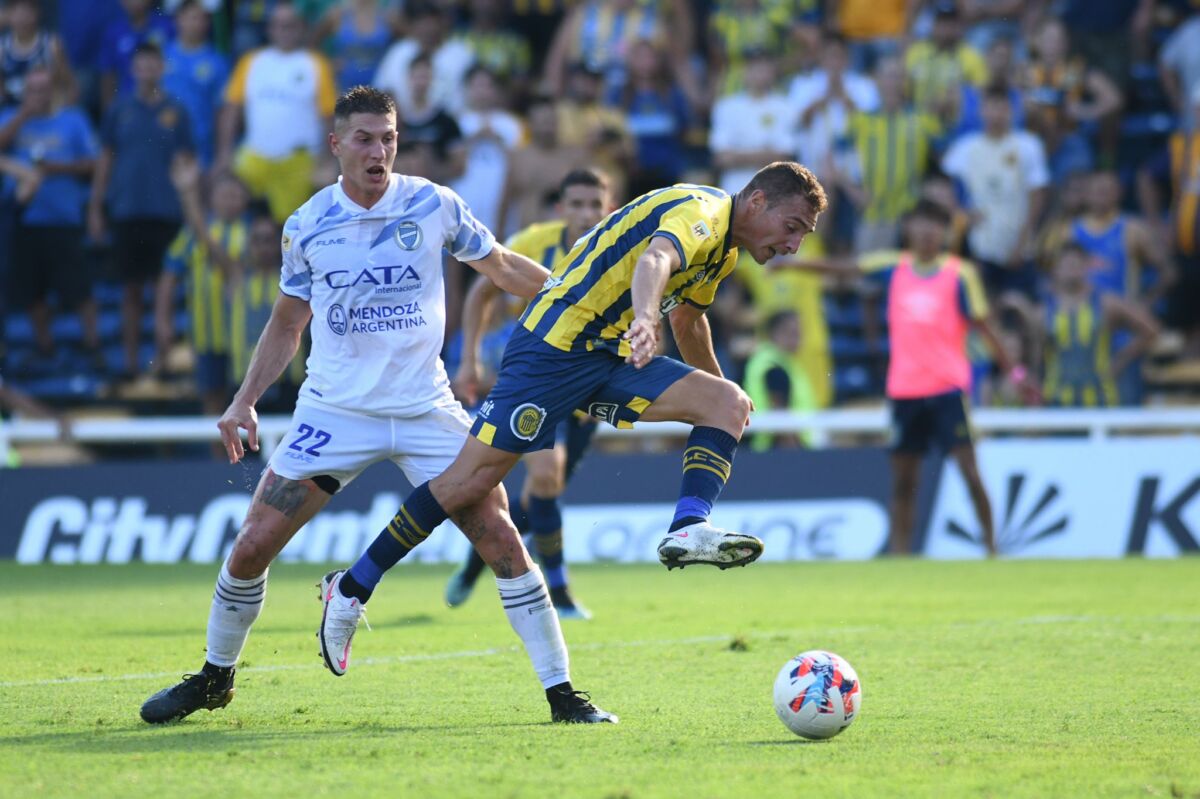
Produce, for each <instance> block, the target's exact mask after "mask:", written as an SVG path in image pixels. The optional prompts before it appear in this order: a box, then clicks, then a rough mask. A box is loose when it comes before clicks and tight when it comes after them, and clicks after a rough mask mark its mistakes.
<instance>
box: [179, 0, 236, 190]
mask: <svg viewBox="0 0 1200 799" xmlns="http://www.w3.org/2000/svg"><path fill="white" fill-rule="evenodd" d="M175 28H176V30H177V31H178V33H179V38H178V39H176V40H175V41H174V42H172V43H171V44H168V45H167V46H166V47H165V48H163V55H164V56H165V57H166V62H167V71H166V74H165V75H164V77H163V89H164V90H165V91H166V92H167V94H169V95H171V96H172V97H174V98H175V99H176V100H178V101H179V102H180V103H181V104H182V105H183V107H184V108H186V109H187V112H188V118H189V119H190V120H191V123H192V140H193V142H194V143H195V145H196V157H197V158H199V159H200V164H201V166H203V167H204V168H205V169H207V168H208V167H209V166H210V165H211V164H212V159H213V151H214V149H215V146H216V125H217V111H218V110H219V109H220V107H221V93H222V91H224V89H225V82H226V81H227V80H228V79H229V60H228V59H227V58H226V57H225V56H224V55H222V54H221V53H218V52H217V50H216V48H215V47H213V46H212V44H210V43H209V40H208V31H209V16H208V12H207V11H205V10H204V6H203V5H201V4H200V2H199V0H184V2H183V3H181V4H180V5H179V8H178V9H177V10H176V11H175Z"/></svg>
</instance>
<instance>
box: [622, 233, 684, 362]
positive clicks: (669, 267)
mask: <svg viewBox="0 0 1200 799" xmlns="http://www.w3.org/2000/svg"><path fill="white" fill-rule="evenodd" d="M682 265H683V262H682V261H681V260H680V257H679V250H677V249H676V248H675V243H674V242H673V241H672V240H671V239H669V238H667V237H666V236H655V237H653V238H651V239H650V244H649V245H648V246H647V247H646V250H645V251H644V252H643V253H642V254H641V255H640V256H638V259H637V263H636V264H634V265H633V281H632V286H631V287H630V293H631V295H632V298H631V302H632V306H633V321H632V322H630V323H629V330H627V331H626V332H625V338H626V340H628V341H629V349H630V353H629V362H630V363H631V364H633V365H634V366H635V367H636V368H638V369H641V368H642V367H643V366H645V365H646V364H648V363H650V359H651V358H653V357H654V353H655V351H656V350H657V349H658V317H659V315H660V311H659V309H660V308H661V307H662V296H663V290H664V289H665V288H666V287H667V280H669V279H670V277H671V273H672V272H674V271H676V270H678V269H679V268H680V267H681V266H682Z"/></svg>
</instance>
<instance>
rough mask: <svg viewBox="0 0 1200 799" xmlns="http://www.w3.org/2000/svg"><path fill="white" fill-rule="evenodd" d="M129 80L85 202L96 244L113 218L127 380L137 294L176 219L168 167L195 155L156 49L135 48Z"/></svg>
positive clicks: (133, 363)
mask: <svg viewBox="0 0 1200 799" xmlns="http://www.w3.org/2000/svg"><path fill="white" fill-rule="evenodd" d="M133 76H134V91H133V94H131V95H129V96H125V97H120V98H118V99H117V100H116V101H115V102H114V104H113V106H112V108H110V109H109V111H108V113H107V114H106V115H105V118H104V125H103V127H102V129H101V142H102V145H103V147H102V149H101V151H100V160H99V162H98V164H97V167H96V174H95V179H94V180H93V182H92V195H91V198H90V199H89V203H88V232H89V233H90V234H91V236H92V238H93V239H94V240H96V241H102V240H104V238H105V237H106V234H107V232H108V222H109V220H110V219H111V220H112V252H113V258H114V261H115V263H116V264H117V268H118V270H119V272H120V274H121V277H122V279H123V281H124V283H125V294H124V297H123V298H122V302H121V326H122V331H121V342H122V345H123V346H124V350H125V364H126V367H125V368H126V375H127V376H129V377H134V376H136V375H137V374H138V372H139V370H140V366H141V364H140V361H139V358H138V347H139V344H140V335H139V333H140V327H141V319H142V310H143V308H142V294H143V291H144V289H145V287H146V284H147V283H150V282H154V281H157V279H158V274H159V272H160V271H161V269H162V263H163V256H164V255H165V254H166V251H167V247H168V246H170V244H171V240H172V239H174V238H175V233H176V232H177V231H178V230H179V224H180V221H181V219H182V211H181V209H180V205H179V197H178V195H177V194H176V192H175V188H174V186H173V185H172V183H171V166H172V164H173V163H174V162H176V161H177V160H178V159H180V158H182V157H191V156H192V155H193V153H194V148H193V144H192V132H191V123H190V122H189V121H188V115H187V110H186V109H184V107H183V106H182V105H181V104H180V103H179V102H178V101H177V100H174V99H172V98H170V97H168V96H167V94H166V93H165V92H164V91H163V89H162V76H163V56H162V51H161V50H159V49H158V47H157V46H155V45H153V44H150V43H144V44H140V45H138V47H137V50H135V51H134V55H133Z"/></svg>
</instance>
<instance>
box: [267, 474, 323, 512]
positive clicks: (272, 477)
mask: <svg viewBox="0 0 1200 799" xmlns="http://www.w3.org/2000/svg"><path fill="white" fill-rule="evenodd" d="M313 490H314V488H313V486H311V485H308V484H306V483H302V482H298V481H296V480H289V479H287V478H286V477H280V476H279V475H277V474H275V472H271V471H268V472H267V475H266V477H264V478H263V486H262V501H263V504H265V505H269V506H270V507H272V508H274V509H275V510H277V511H279V512H280V513H282V514H283V515H284V516H294V515H295V514H296V511H298V510H300V507H301V506H302V505H303V504H304V501H305V500H306V499H308V495H309V493H310V492H312V491H313Z"/></svg>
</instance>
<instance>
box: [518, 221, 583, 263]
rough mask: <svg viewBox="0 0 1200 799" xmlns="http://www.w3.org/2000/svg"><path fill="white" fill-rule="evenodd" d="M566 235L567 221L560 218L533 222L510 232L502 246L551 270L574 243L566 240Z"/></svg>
mask: <svg viewBox="0 0 1200 799" xmlns="http://www.w3.org/2000/svg"><path fill="white" fill-rule="evenodd" d="M566 235H567V223H566V222H564V221H563V220H561V219H555V220H553V221H551V222H535V223H533V224H532V225H530V226H529V227H526V228H522V229H521V230H518V231H517V232H516V233H514V234H512V236H510V237H509V239H508V241H507V242H505V245H504V246H506V247H508V249H510V250H512V251H513V252H519V253H521V255H524V256H525V257H526V258H532V259H533V260H535V261H537V262H538V263H539V264H541V265H542V266H544V267H546V268H547V269H551V270H552V269H554V266H555V264H557V263H558V262H559V261H560V260H562V257H563V256H564V255H566V254H567V252H568V251H569V250H570V249H571V245H572V244H574V243H575V242H573V241H566V240H565V239H564V236H566Z"/></svg>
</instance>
